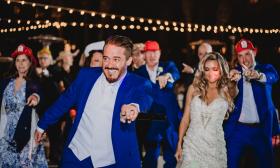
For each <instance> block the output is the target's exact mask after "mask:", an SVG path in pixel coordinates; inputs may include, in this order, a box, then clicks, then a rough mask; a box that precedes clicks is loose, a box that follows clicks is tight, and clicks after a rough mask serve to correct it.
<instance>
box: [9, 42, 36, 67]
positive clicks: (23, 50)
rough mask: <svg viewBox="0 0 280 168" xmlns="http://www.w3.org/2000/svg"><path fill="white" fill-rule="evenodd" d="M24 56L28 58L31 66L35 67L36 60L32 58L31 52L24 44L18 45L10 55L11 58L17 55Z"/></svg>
mask: <svg viewBox="0 0 280 168" xmlns="http://www.w3.org/2000/svg"><path fill="white" fill-rule="evenodd" d="M21 54H23V55H26V56H27V57H29V58H30V60H31V62H32V64H35V65H37V60H36V58H35V57H34V56H33V53H32V50H31V49H30V48H29V47H26V46H25V45H24V44H20V45H19V46H18V47H17V49H16V50H15V51H14V52H13V53H12V55H11V56H12V58H16V57H17V56H18V55H21Z"/></svg>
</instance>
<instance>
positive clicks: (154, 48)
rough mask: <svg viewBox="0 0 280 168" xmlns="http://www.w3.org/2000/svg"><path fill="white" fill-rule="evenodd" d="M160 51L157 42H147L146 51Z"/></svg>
mask: <svg viewBox="0 0 280 168" xmlns="http://www.w3.org/2000/svg"><path fill="white" fill-rule="evenodd" d="M157 50H160V48H159V44H158V42H156V41H146V42H145V47H144V51H157Z"/></svg>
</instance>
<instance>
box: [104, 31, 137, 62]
mask: <svg viewBox="0 0 280 168" xmlns="http://www.w3.org/2000/svg"><path fill="white" fill-rule="evenodd" d="M108 44H112V45H116V46H118V47H122V48H124V49H125V56H126V59H128V58H129V57H131V55H132V50H133V43H132V41H131V39H130V38H128V37H126V36H120V35H114V36H111V37H109V38H107V40H106V41H105V45H104V47H105V46H106V45H108Z"/></svg>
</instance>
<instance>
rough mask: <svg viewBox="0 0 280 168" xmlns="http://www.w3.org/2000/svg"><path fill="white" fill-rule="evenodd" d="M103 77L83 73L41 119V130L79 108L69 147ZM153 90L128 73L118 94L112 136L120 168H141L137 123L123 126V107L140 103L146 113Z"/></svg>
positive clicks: (87, 71)
mask: <svg viewBox="0 0 280 168" xmlns="http://www.w3.org/2000/svg"><path fill="white" fill-rule="evenodd" d="M101 73H102V69H100V68H84V69H82V70H81V71H80V73H79V75H78V76H77V78H76V80H75V81H74V82H73V83H72V84H71V86H70V87H69V88H68V89H67V90H66V91H65V92H64V93H63V94H62V95H61V96H60V97H59V99H58V100H57V101H56V102H55V103H54V105H53V106H51V107H50V108H49V109H48V110H47V112H46V113H45V114H44V116H43V117H42V118H41V119H40V121H39V122H38V126H39V127H40V128H42V129H44V130H45V129H47V127H48V126H49V125H51V124H53V123H55V122H56V121H58V119H59V118H60V117H61V116H63V114H64V113H66V112H67V110H68V109H69V108H70V107H72V106H76V107H77V115H76V118H75V121H74V123H73V126H72V128H71V130H70V132H69V137H68V139H67V142H66V146H68V145H69V143H70V142H71V140H72V138H73V135H74V134H75V132H76V130H77V127H78V125H79V122H80V119H81V116H82V114H83V111H84V108H85V104H86V102H87V99H88V96H89V93H90V91H91V89H92V87H93V85H94V83H95V82H96V80H97V79H98V77H99V76H100V75H101ZM150 90H151V84H150V82H149V81H147V80H145V79H143V78H140V77H138V76H136V75H134V74H130V73H127V75H126V77H125V78H124V80H123V82H122V84H121V86H120V88H119V90H118V94H117V97H116V102H115V107H114V112H113V120H112V133H111V134H112V143H113V149H114V155H115V159H116V166H117V167H119V168H124V167H140V156H139V152H138V145H137V138H136V133H135V123H134V122H132V123H131V124H123V123H121V122H120V111H121V106H122V105H123V104H129V103H137V104H139V106H140V111H141V112H146V111H147V110H148V109H149V107H150V105H151V102H152V99H151V97H150V96H149V93H150ZM107 122H111V121H107ZM93 139H94V137H93Z"/></svg>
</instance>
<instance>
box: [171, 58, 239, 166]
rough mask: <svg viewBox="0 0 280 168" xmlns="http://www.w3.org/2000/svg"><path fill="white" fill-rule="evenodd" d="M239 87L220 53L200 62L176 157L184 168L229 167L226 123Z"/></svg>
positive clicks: (188, 99)
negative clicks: (231, 76)
mask: <svg viewBox="0 0 280 168" xmlns="http://www.w3.org/2000/svg"><path fill="white" fill-rule="evenodd" d="M234 86H235V85H231V82H230V79H229V67H228V64H227V62H226V60H225V59H224V58H223V57H222V56H221V55H220V54H219V53H209V54H207V55H206V56H205V57H204V58H203V59H202V60H201V61H200V63H199V69H198V71H197V72H196V75H195V79H194V81H193V84H192V85H191V86H190V87H189V89H188V92H187V99H186V107H185V111H184V115H183V118H182V121H181V123H180V128H179V140H178V145H177V151H176V154H175V157H176V159H177V161H182V162H181V166H180V167H181V168H225V167H227V155H226V143H225V139H224V132H223V127H222V124H223V121H224V119H225V118H226V116H227V114H228V112H229V111H231V110H232V109H233V96H234V95H235V92H234V91H236V90H235V88H236V87H234Z"/></svg>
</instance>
